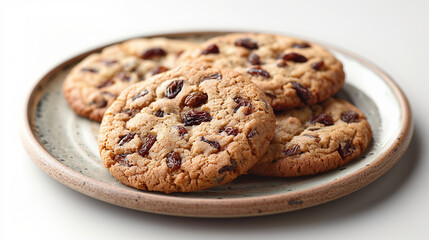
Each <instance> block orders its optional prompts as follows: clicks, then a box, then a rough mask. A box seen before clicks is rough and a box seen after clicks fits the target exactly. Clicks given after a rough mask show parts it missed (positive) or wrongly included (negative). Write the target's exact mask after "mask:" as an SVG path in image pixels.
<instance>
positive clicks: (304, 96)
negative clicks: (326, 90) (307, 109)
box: [290, 82, 312, 104]
mask: <svg viewBox="0 0 429 240" xmlns="http://www.w3.org/2000/svg"><path fill="white" fill-rule="evenodd" d="M290 83H292V88H293V89H295V91H296V94H297V95H298V97H299V99H301V101H302V102H303V103H304V104H308V103H309V102H310V100H311V98H312V95H311V92H310V91H309V90H308V88H306V87H304V86H303V85H301V84H299V83H297V82H290Z"/></svg>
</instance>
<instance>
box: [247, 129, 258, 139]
mask: <svg viewBox="0 0 429 240" xmlns="http://www.w3.org/2000/svg"><path fill="white" fill-rule="evenodd" d="M256 133H257V132H256V130H254V129H252V130H250V131H249V133H248V134H247V138H252V137H253V136H255V135H256Z"/></svg>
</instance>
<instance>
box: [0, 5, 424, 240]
mask: <svg viewBox="0 0 429 240" xmlns="http://www.w3.org/2000/svg"><path fill="white" fill-rule="evenodd" d="M106 2H107V1H93V2H90V1H64V2H60V1H39V2H37V3H36V2H35V1H6V2H4V1H3V2H1V3H0V4H1V6H0V9H1V11H2V12H1V17H2V25H1V26H2V27H1V28H2V32H1V35H0V41H1V45H2V50H1V53H0V55H1V63H2V64H0V67H1V68H0V71H1V74H2V78H1V99H2V100H1V103H2V114H1V118H0V119H1V124H0V126H1V127H2V129H1V135H2V136H1V137H2V144H1V156H2V158H1V159H2V166H1V169H2V186H1V191H2V196H1V205H2V212H1V216H2V223H1V233H2V237H3V239H30V238H32V239H96V238H103V239H136V238H139V239H140V238H144V239H154V238H158V239H167V238H170V239H171V238H173V239H199V238H204V239H225V238H226V239H228V238H231V237H234V238H236V239H261V238H264V239H267V238H273V239H285V238H291V239H297V238H298V239H344V238H346V237H347V238H353V239H376V238H380V237H381V238H385V239H404V238H408V239H424V238H428V236H429V227H428V220H427V219H428V215H429V191H428V183H429V174H428V173H429V162H428V161H427V160H428V159H429V151H428V149H429V145H428V142H427V140H426V136H429V127H428V125H426V123H427V121H428V118H427V109H428V102H429V97H428V94H427V91H428V89H429V78H428V74H427V71H428V68H429V60H428V57H427V56H429V46H428V43H429V30H428V29H429V14H428V12H429V2H428V1H406V3H398V1H377V2H376V1H356V2H355V3H350V2H346V1H310V0H307V1H293V2H286V1H282V3H280V1H268V0H264V1H261V2H257V1H253V2H252V1H236V2H232V1H219V0H218V1H213V2H210V3H209V2H208V1H194V2H186V3H185V2H184V1H171V2H161V1H156V3H152V2H151V3H149V2H147V1H146V2H143V1H133V2H131V1H130V2H125V1H121V3H119V1H118V2H116V3H106ZM153 2H155V1H153ZM210 29H211V30H223V29H226V30H228V29H237V30H264V31H269V32H279V33H285V34H287V33H289V34H294V35H297V36H302V37H305V38H313V39H315V40H318V41H321V42H326V43H330V44H333V45H336V46H338V47H341V48H344V49H346V50H350V51H352V52H355V53H358V54H359V55H360V56H363V57H364V58H366V59H369V60H370V61H372V62H373V63H375V64H376V65H378V66H379V67H381V68H382V69H384V70H385V71H386V72H387V73H389V74H390V75H391V76H392V77H393V78H394V79H395V81H396V82H397V83H398V84H399V85H400V86H401V87H402V89H403V90H404V92H405V93H406V94H407V96H408V98H409V100H410V103H411V106H412V108H413V112H414V118H415V121H414V122H415V132H414V137H413V140H412V142H411V145H410V148H409V150H408V151H407V153H406V154H405V155H404V157H403V158H402V159H401V160H400V161H399V163H398V164H397V165H396V166H395V167H393V168H392V169H391V170H390V171H389V172H388V173H387V174H386V175H384V176H383V177H381V178H380V179H378V180H377V181H376V182H374V183H373V184H371V185H369V186H367V187H365V188H364V189H362V190H360V191H358V192H355V193H353V194H351V195H348V196H346V197H344V198H341V199H339V200H336V201H333V202H330V203H327V204H324V205H320V206H317V207H313V208H310V209H305V210H301V211H297V212H292V213H286V214H279V215H274V216H267V217H258V218H245V219H193V218H179V217H169V216H161V215H155V214H149V213H144V212H137V211H133V210H129V209H124V208H120V207H116V206H113V205H110V204H107V203H103V202H100V201H98V200H95V199H92V198H89V197H87V196H85V195H82V194H80V193H78V192H75V191H73V190H71V189H69V188H67V187H65V186H63V185H62V184H60V183H58V182H56V181H55V180H53V179H51V178H50V177H49V176H48V175H47V174H45V173H44V172H43V171H42V170H41V169H39V168H38V167H37V166H36V165H35V164H34V163H33V162H32V161H31V160H30V158H29V157H28V156H27V154H26V152H25V151H24V149H23V147H22V146H21V143H20V140H19V136H18V129H17V127H18V126H17V120H16V119H17V118H18V117H21V114H22V108H21V106H22V104H21V105H19V104H18V103H17V101H22V100H23V96H25V94H24V91H28V90H29V89H30V88H31V86H32V85H33V84H34V83H35V82H36V81H37V80H38V79H39V77H41V76H42V75H43V74H44V73H46V72H47V71H48V70H49V69H51V68H52V67H54V66H55V65H56V64H58V63H59V62H61V61H63V60H65V59H67V58H69V57H71V56H73V55H75V54H76V53H79V52H82V51H84V50H87V49H90V48H92V47H95V46H98V45H101V44H104V43H108V42H111V41H114V40H120V39H123V38H127V37H132V36H138V35H144V34H151V33H158V32H166V31H182V30H210Z"/></svg>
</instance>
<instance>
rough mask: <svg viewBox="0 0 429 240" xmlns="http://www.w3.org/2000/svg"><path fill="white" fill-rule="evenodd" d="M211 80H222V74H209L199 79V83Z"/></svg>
mask: <svg viewBox="0 0 429 240" xmlns="http://www.w3.org/2000/svg"><path fill="white" fill-rule="evenodd" d="M211 79H217V80H221V79H222V74H220V73H213V74H210V75H205V76H202V77H201V78H200V82H203V81H205V80H211Z"/></svg>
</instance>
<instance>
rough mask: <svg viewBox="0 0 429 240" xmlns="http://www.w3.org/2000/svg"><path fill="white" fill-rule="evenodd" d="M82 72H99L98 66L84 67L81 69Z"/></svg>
mask: <svg viewBox="0 0 429 240" xmlns="http://www.w3.org/2000/svg"><path fill="white" fill-rule="evenodd" d="M80 71H82V72H89V73H98V70H97V69H96V68H90V67H84V68H82V69H80Z"/></svg>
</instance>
